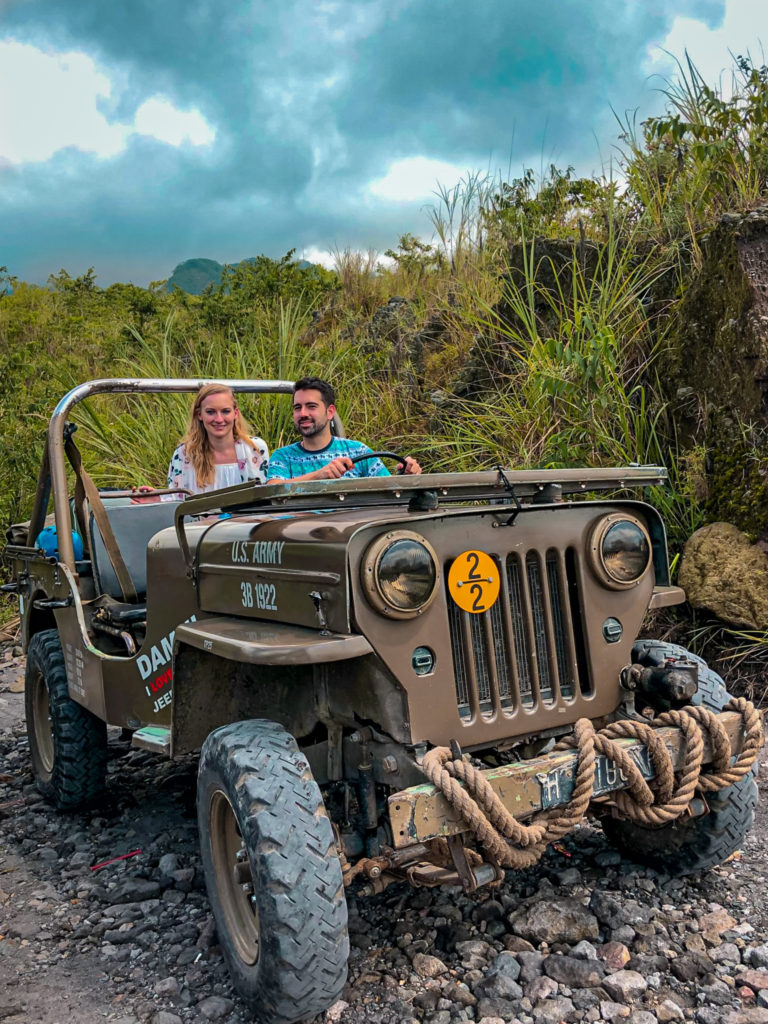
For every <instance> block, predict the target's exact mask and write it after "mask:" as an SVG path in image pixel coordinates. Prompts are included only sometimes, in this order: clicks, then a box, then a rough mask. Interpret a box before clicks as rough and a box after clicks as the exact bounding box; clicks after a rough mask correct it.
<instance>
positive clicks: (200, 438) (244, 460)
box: [168, 384, 269, 494]
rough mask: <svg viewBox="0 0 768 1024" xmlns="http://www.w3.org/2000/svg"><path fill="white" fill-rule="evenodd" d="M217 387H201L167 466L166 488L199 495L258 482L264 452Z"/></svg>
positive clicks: (230, 399)
mask: <svg viewBox="0 0 768 1024" xmlns="http://www.w3.org/2000/svg"><path fill="white" fill-rule="evenodd" d="M250 434H251V428H250V427H249V426H248V424H247V423H246V421H245V420H244V419H243V417H242V415H241V413H240V410H239V409H238V407H237V401H236V400H235V396H234V393H233V392H232V390H231V389H230V388H228V387H225V386H224V385H223V384H204V385H203V386H202V387H201V388H200V390H199V391H198V393H197V398H196V399H195V402H194V405H193V406H192V411H191V412H190V414H189V425H188V427H187V432H186V434H185V435H184V437H183V438H182V439H181V444H180V445H179V447H178V448H177V449H176V451H175V452H174V453H173V456H172V458H171V464H170V466H169V467H168V486H169V487H174V488H177V489H180V490H186V491H191V492H192V493H193V494H203V493H204V492H206V491H215V490H218V489H219V488H220V487H232V486H234V485H235V484H242V483H245V482H246V481H247V480H256V481H258V482H259V483H264V481H265V480H266V474H267V463H268V460H269V449H268V448H267V446H266V444H265V442H264V441H263V440H262V439H261V438H260V437H251V436H250Z"/></svg>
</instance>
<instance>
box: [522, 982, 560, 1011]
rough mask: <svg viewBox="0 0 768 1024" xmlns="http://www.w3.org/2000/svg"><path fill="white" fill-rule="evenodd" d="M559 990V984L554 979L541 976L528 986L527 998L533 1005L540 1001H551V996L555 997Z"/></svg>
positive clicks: (526, 990)
mask: <svg viewBox="0 0 768 1024" xmlns="http://www.w3.org/2000/svg"><path fill="white" fill-rule="evenodd" d="M557 990H558V984H557V982H556V981H554V980H553V979H552V978H545V977H543V976H540V977H538V978H534V979H533V981H532V982H531V983H530V984H529V985H526V988H525V996H526V998H527V999H530V1000H531V1004H533V1003H537V1002H539V1000H540V999H549V997H550V996H553V995H555V993H556V992H557Z"/></svg>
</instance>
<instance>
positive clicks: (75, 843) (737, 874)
mask: <svg viewBox="0 0 768 1024" xmlns="http://www.w3.org/2000/svg"><path fill="white" fill-rule="evenodd" d="M22 670H23V659H22V658H16V659H13V660H12V661H10V662H5V663H3V664H0V1022H3V1024H32V1022H36V1024H67V1022H72V1021H76V1022H78V1024H96V1022H103V1021H104V1020H105V1019H106V1020H110V1021H117V1022H120V1024H137V1022H145V1021H146V1022H152V1024H182V1022H184V1024H186V1022H196V1021H204V1020H222V1021H225V1022H226V1024H239V1022H242V1021H244V1020H247V1019H249V1015H248V1013H247V1011H246V1010H245V1008H244V1007H243V1006H242V1004H241V1003H240V1002H239V1001H238V999H237V998H236V996H235V995H234V994H233V992H232V990H231V986H230V984H229V979H228V975H227V973H226V971H225V969H224V965H223V960H222V958H221V955H220V952H219V950H218V947H217V946H216V943H215V934H214V932H213V928H212V921H211V918H210V915H209V912H208V906H207V901H206V897H205V893H204V891H203V886H202V882H201V878H200V871H199V862H198V858H197V839H196V826H195V820H194V808H193V800H194V787H195V765H194V762H193V761H192V760H191V759H190V760H189V761H185V762H182V763H181V764H176V763H172V762H161V761H159V759H155V758H154V757H153V756H152V755H148V754H145V753H144V752H140V751H131V750H130V748H129V747H128V745H127V743H123V742H121V741H120V740H119V738H118V737H116V736H115V737H113V738H112V741H111V743H110V750H111V755H110V769H109V799H108V802H107V805H106V806H104V807H102V808H99V810H98V811H95V812H89V813H84V814H80V815H70V816H66V817H61V816H58V815H56V814H55V813H54V812H52V811H51V810H50V808H48V807H47V806H46V805H44V804H43V803H42V802H41V800H40V798H39V795H38V794H37V792H36V790H35V788H34V785H33V781H32V776H31V772H30V771H29V763H28V757H27V748H26V738H25V735H24V728H23V692H21V685H22V679H21V673H22ZM765 756H766V751H764V752H763V759H765ZM766 772H768V764H763V765H762V766H761V769H760V777H761V778H764V777H765V775H766ZM767 847H768V809H767V807H766V800H765V798H763V799H762V800H761V804H760V809H759V813H758V818H757V822H756V825H755V828H754V830H753V832H752V833H751V834H750V836H749V837H748V839H747V841H746V843H745V844H744V849H743V851H742V852H741V853H740V854H739V855H737V857H736V858H734V859H733V860H732V861H731V862H730V863H728V864H726V865H723V866H722V867H720V868H718V869H716V870H714V871H712V872H710V873H708V874H707V875H705V876H703V877H702V878H701V879H693V880H691V881H685V882H683V881H681V880H676V879H666V880H665V879H664V878H663V877H659V876H655V875H653V873H645V872H643V871H638V870H637V869H634V868H633V867H632V866H631V865H620V866H617V865H618V861H617V855H616V854H615V853H614V852H613V851H612V850H611V849H610V847H608V846H607V844H606V843H605V841H604V840H603V838H602V834H601V833H600V832H599V831H595V830H594V829H586V830H584V832H583V833H582V834H581V836H580V837H579V836H578V835H577V836H575V837H572V838H570V839H569V840H568V841H567V842H566V843H565V845H564V846H562V847H561V848H560V850H559V851H548V853H547V855H546V857H545V860H544V862H543V863H542V865H540V866H539V867H537V868H536V869H531V870H530V871H527V872H520V873H518V874H517V875H514V876H508V880H507V882H505V883H504V885H503V886H502V887H501V888H500V889H498V890H494V891H493V892H486V893H479V894H476V895H475V896H474V897H464V896H462V895H461V894H454V893H453V892H452V891H448V892H446V891H439V890H433V891H430V892H425V891H422V892H421V893H411V892H405V891H403V890H399V889H397V887H393V888H392V889H391V890H388V891H387V893H385V894H384V896H383V897H379V898H378V899H376V900H374V901H370V902H368V903H366V904H365V905H362V906H357V905H356V904H355V901H354V900H352V901H351V906H350V912H351V916H350V933H351V939H352V956H351V961H350V982H349V984H348V986H347V989H345V993H344V1001H343V1004H339V1005H338V1006H337V1007H336V1009H335V1010H334V1013H335V1016H333V1015H330V1016H328V1017H327V1018H326V1019H328V1020H329V1021H330V1020H335V1021H338V1022H339V1024H358V1022H360V1024H362V1022H375V1024H400V1022H403V1021H412V1020H421V1019H423V1020H427V1021H429V1022H430V1024H455V1022H461V1021H465V1020H466V1021H472V1020H476V1021H480V1020H481V1019H482V1020H484V1021H485V1022H486V1024H489V1022H490V1021H494V1020H495V1021H497V1022H498V1021H504V1020H510V1021H511V1020H521V1021H523V1024H526V1022H530V1024H557V1022H558V1021H560V1020H565V1019H567V1020H569V1021H581V1020H584V1021H587V1022H599V1021H602V1020H606V1021H614V1020H615V1021H617V1022H618V1021H621V1022H623V1021H624V1020H627V1021H629V1024H653V1022H654V1021H662V1022H663V1021H668V1020H674V1019H677V1015H678V1013H679V1019H683V1018H685V1019H691V1020H694V1021H697V1022H700V1024H719V1022H720V1021H721V1020H723V1021H726V1022H729V1024H757V1022H759V1024H763V1022H768V1008H764V1007H763V1006H762V1005H761V1002H762V1001H763V999H764V997H765V1001H766V1002H768V884H767V882H768V867H767V866H766V859H765V850H766V848H767ZM126 854H127V855H128V856H125V855H126ZM114 858H122V859H114ZM104 862H107V863H104ZM101 865H103V866H101ZM577 903H578V905H579V906H583V908H584V913H585V914H586V915H587V916H588V917H589V922H590V923H591V922H592V921H595V922H597V921H598V919H599V922H600V939H601V940H602V942H603V945H600V944H599V943H598V941H597V940H596V939H595V938H594V937H593V941H592V943H591V944H590V943H589V942H588V943H586V945H585V944H584V943H583V942H577V941H576V937H575V936H572V937H571V938H570V939H568V941H567V942H557V941H554V940H552V939H550V941H549V942H547V941H543V942H538V945H537V944H536V942H528V941H526V940H524V939H522V938H520V935H521V934H522V932H523V930H524V929H523V928H522V927H519V925H520V920H521V919H520V914H521V912H522V913H523V920H522V924H523V925H524V926H525V927H528V926H529V925H530V922H531V920H533V918H535V917H536V916H537V915H540V914H541V913H542V911H546V910H547V909H548V908H551V907H555V908H556V907H557V906H558V905H563V906H565V905H566V904H568V905H570V904H574V905H576V904H577ZM606 907H608V908H609V909H608V910H606ZM592 910H594V914H595V915H596V917H594V916H592V915H591V911H592ZM513 918H514V919H515V922H516V923H515V924H514V926H512V925H511V924H510V923H509V922H511V921H512V919H513ZM706 920H711V921H714V922H715V923H714V924H713V925H711V926H710V928H709V931H707V928H706V927H702V926H701V925H700V922H702V921H706ZM595 927H597V924H595ZM713 929H714V931H713ZM586 934H587V933H586V932H585V935H586ZM619 940H620V941H619ZM616 949H620V950H625V951H626V960H628V963H627V967H628V968H632V969H634V970H636V971H637V972H638V976H639V977H641V979H643V981H642V984H643V991H642V994H641V995H638V996H637V997H635V996H634V995H632V994H630V993H627V994H626V996H625V997H624V996H622V997H621V998H619V997H617V996H616V994H615V992H614V995H613V996H611V997H610V998H609V996H608V995H606V990H610V991H613V990H611V989H610V982H611V978H614V979H616V978H618V977H619V975H618V974H613V975H612V974H610V973H609V972H608V968H607V967H605V966H604V965H603V959H604V958H605V957H608V956H609V954H610V953H611V950H612V951H613V953H615V952H616ZM505 950H508V951H511V952H505ZM526 950H531V951H534V950H536V951H535V952H531V953H526V952H525V951H526ZM590 950H592V951H594V953H593V952H592V951H590ZM499 951H501V952H500V953H499ZM542 951H543V954H544V955H541V953H542ZM553 953H554V954H562V955H558V956H554V957H553V956H552V955H551V954H553ZM583 955H586V956H587V957H592V958H593V959H589V960H588V961H587V962H588V963H590V964H591V963H594V964H598V960H596V959H594V956H597V958H598V959H599V961H600V962H599V964H598V966H600V971H606V972H608V973H605V977H604V979H603V981H602V983H601V984H600V982H599V977H600V975H599V972H598V976H597V977H598V980H595V979H594V978H593V979H592V981H590V982H589V983H584V982H582V981H580V980H579V979H580V978H581V976H582V974H583V971H582V970H581V968H579V966H578V965H579V962H580V961H579V960H578V958H579V957H581V956H583ZM622 955H623V954H622ZM526 956H528V957H529V958H530V957H539V960H538V961H537V963H538V967H536V971H534V974H533V975H532V976H531V977H528V978H527V980H526V974H525V971H526V970H529V968H530V965H531V963H532V962H533V961H531V960H530V959H529V960H526V959H525V958H526ZM729 956H730V960H729ZM503 957H508V958H509V960H508V962H507V966H509V964H511V962H512V960H514V961H515V962H514V964H512V966H513V967H514V969H515V971H518V970H519V962H522V963H523V964H524V969H523V972H522V974H520V975H519V978H518V977H517V976H516V980H512V981H508V982H507V983H506V984H507V988H508V991H507V990H504V991H503V992H502V993H501V994H499V991H500V990H499V987H498V984H497V982H498V977H499V975H498V971H497V968H498V964H499V962H500V961H501V960H502V958H503ZM734 957H735V961H736V962H731V961H732V960H733V959H734ZM420 958H421V959H420ZM630 958H631V959H630ZM547 959H548V960H549V961H554V966H555V967H559V969H560V971H561V976H558V975H557V974H556V973H555V977H559V981H553V980H552V974H553V971H552V968H551V965H550V967H548V966H547ZM433 961H434V963H433ZM763 961H764V962H763ZM606 963H607V961H606ZM494 965H495V966H494ZM526 965H527V966H526ZM665 965H666V966H665ZM565 967H568V968H569V969H570V970H571V971H573V972H575V973H574V974H573V977H569V976H568V975H567V974H566V975H565V976H562V971H563V970H564V969H565ZM684 968H685V969H684ZM754 968H758V970H756V971H755V972H754V973H755V977H756V978H757V976H758V975H764V976H765V985H766V991H765V992H763V991H762V990H760V989H759V984H762V981H760V979H759V978H758V981H756V982H755V983H754V985H753V987H752V988H751V989H750V987H749V985H746V984H745V983H744V981H743V977H742V975H743V972H744V971H747V970H750V969H754ZM611 970H614V971H615V970H616V967H615V965H613V967H611ZM495 971H496V973H494V972H495ZM580 971H581V973H580ZM536 972H538V973H536ZM740 972H741V973H740ZM621 973H622V972H619V974H621ZM740 979H741V980H740ZM518 981H519V984H518ZM758 983H759V984H758ZM494 986H495V987H494ZM510 986H511V987H510ZM509 991H515V992H516V995H515V998H516V999H517V1002H510V1001H509V999H510V998H511V997H510V996H509ZM505 992H506V994H505ZM473 993H474V994H473ZM513 1006H515V1007H518V1009H517V1010H515V1012H514V1013H513V1011H512V1009H511V1007H513ZM670 1006H671V1007H675V1008H676V1009H674V1010H672V1009H670ZM519 1007H523V1010H520V1009H519ZM510 1014H511V1015H510ZM558 1014H560V1016H558ZM611 1014H613V1016H611ZM630 1014H631V1016H628V1015H630ZM670 1014H672V1016H670ZM324 1017H325V1015H324Z"/></svg>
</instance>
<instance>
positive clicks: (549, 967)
mask: <svg viewBox="0 0 768 1024" xmlns="http://www.w3.org/2000/svg"><path fill="white" fill-rule="evenodd" d="M542 969H543V971H544V973H545V974H546V975H547V976H548V977H550V978H553V979H554V980H555V981H556V982H558V983H559V984H560V985H568V986H570V987H571V988H594V987H595V986H597V985H600V984H601V982H602V980H603V977H604V976H605V968H604V967H603V965H602V964H601V963H600V961H599V960H577V959H576V957H574V956H548V957H547V959H546V960H545V961H544V963H543V964H542Z"/></svg>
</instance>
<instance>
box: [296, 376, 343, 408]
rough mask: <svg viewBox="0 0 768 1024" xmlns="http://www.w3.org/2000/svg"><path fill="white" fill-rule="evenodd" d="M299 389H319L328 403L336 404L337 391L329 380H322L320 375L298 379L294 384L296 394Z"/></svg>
mask: <svg viewBox="0 0 768 1024" xmlns="http://www.w3.org/2000/svg"><path fill="white" fill-rule="evenodd" d="M297 391H319V392H320V394H321V395H322V396H323V402H325V404H326V405H336V392H335V391H334V390H333V388H332V387H331V385H330V384H329V383H328V381H327V380H321V379H320V378H319V377H302V378H301V380H297V381H296V383H295V384H294V385H293V393H294V395H295V394H296V392H297Z"/></svg>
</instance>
